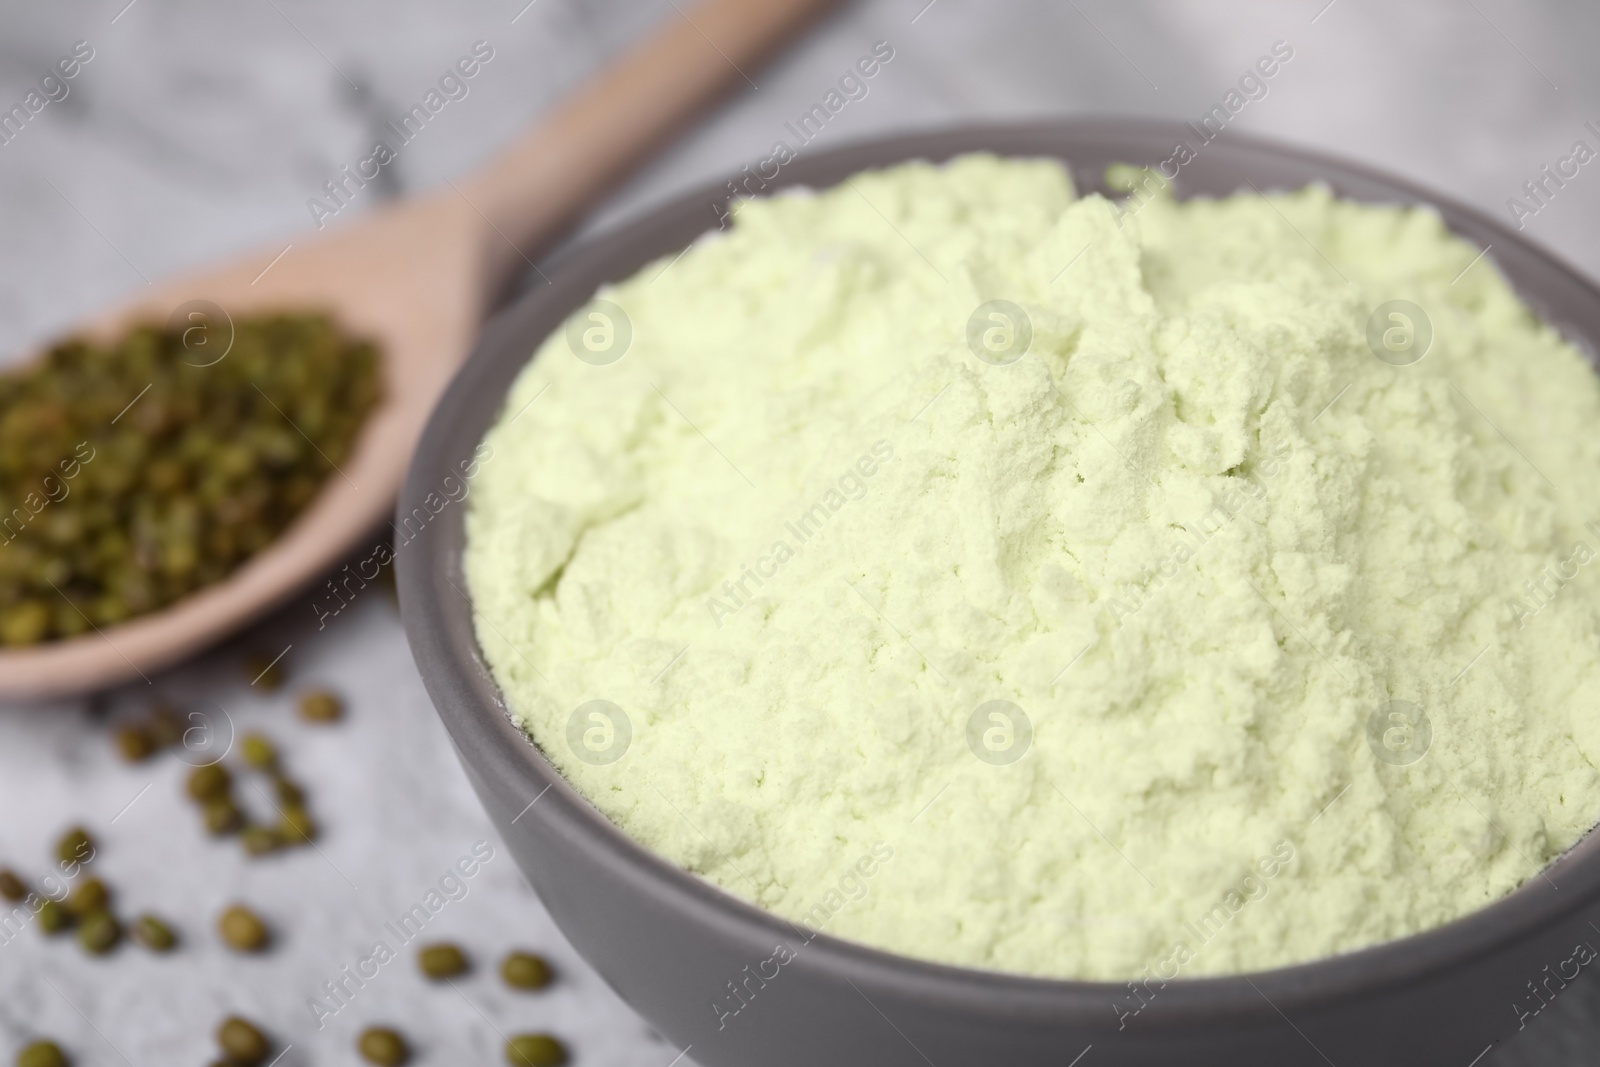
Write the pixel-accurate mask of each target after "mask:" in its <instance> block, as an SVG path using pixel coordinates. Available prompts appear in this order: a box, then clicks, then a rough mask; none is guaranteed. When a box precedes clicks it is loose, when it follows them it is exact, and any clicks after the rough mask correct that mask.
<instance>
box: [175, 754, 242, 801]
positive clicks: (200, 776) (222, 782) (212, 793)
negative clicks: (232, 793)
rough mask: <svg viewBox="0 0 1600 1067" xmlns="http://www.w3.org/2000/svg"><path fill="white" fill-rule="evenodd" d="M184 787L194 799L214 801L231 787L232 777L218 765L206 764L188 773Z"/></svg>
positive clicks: (225, 769) (226, 769)
mask: <svg viewBox="0 0 1600 1067" xmlns="http://www.w3.org/2000/svg"><path fill="white" fill-rule="evenodd" d="M186 785H187V788H188V790H189V795H190V796H191V797H193V798H194V799H196V800H202V801H203V800H215V799H216V798H218V797H220V796H223V795H225V794H226V793H227V792H228V790H229V789H231V788H232V787H233V775H231V774H229V773H228V768H226V767H224V766H223V765H222V764H220V763H207V764H205V765H204V766H202V767H196V768H195V769H194V770H192V771H190V772H189V781H188V782H187V783H186Z"/></svg>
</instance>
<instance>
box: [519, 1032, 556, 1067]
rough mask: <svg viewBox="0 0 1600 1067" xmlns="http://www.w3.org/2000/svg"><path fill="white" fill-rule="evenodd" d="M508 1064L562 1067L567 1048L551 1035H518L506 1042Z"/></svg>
mask: <svg viewBox="0 0 1600 1067" xmlns="http://www.w3.org/2000/svg"><path fill="white" fill-rule="evenodd" d="M506 1062H507V1063H509V1064H512V1065H513V1067H560V1065H561V1064H563V1063H566V1062H567V1049H566V1046H565V1045H563V1044H562V1043H561V1042H559V1041H557V1040H556V1039H555V1038H553V1037H551V1036H550V1035H549V1034H518V1035H516V1036H515V1037H513V1038H511V1040H509V1041H507V1042H506Z"/></svg>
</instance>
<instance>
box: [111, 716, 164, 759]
mask: <svg viewBox="0 0 1600 1067" xmlns="http://www.w3.org/2000/svg"><path fill="white" fill-rule="evenodd" d="M116 741H117V751H118V752H120V753H121V754H122V758H123V759H125V760H127V761H128V762H129V763H142V762H143V761H145V760H147V759H149V758H150V757H151V756H153V755H155V753H156V749H157V748H158V747H160V746H159V745H157V744H156V739H155V737H154V736H153V735H152V734H151V733H150V731H149V729H147V728H146V727H143V726H139V725H137V724H133V725H128V726H123V727H120V728H118V730H117V733H116Z"/></svg>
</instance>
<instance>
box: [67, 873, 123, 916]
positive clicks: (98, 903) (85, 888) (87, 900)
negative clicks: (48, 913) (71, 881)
mask: <svg viewBox="0 0 1600 1067" xmlns="http://www.w3.org/2000/svg"><path fill="white" fill-rule="evenodd" d="M63 906H64V907H65V908H66V909H67V914H68V915H71V916H72V917H73V918H74V919H79V920H81V919H83V918H84V917H85V916H87V915H91V914H93V913H94V912H97V911H105V910H106V909H107V908H108V907H110V906H111V889H110V888H109V887H108V886H107V885H106V884H105V883H104V882H102V881H101V880H100V879H98V878H85V879H84V880H83V881H81V882H79V883H78V884H77V885H76V886H74V887H73V890H72V892H71V893H68V894H67V899H66V901H65V902H64V905H63Z"/></svg>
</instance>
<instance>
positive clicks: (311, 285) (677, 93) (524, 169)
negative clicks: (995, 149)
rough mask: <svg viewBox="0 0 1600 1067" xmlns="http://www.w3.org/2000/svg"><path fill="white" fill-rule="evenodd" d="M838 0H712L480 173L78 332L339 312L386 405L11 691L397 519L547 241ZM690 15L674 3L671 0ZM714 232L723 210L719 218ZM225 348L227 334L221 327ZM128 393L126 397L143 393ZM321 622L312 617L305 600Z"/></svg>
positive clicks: (130, 644)
mask: <svg viewBox="0 0 1600 1067" xmlns="http://www.w3.org/2000/svg"><path fill="white" fill-rule="evenodd" d="M832 2H833V0H703V2H701V3H698V4H695V5H693V6H692V7H689V8H687V9H684V8H678V9H677V12H676V13H675V14H674V15H671V16H669V18H668V21H667V24H666V25H665V26H664V27H662V28H661V29H658V30H656V31H655V32H654V33H653V35H652V36H650V37H649V38H648V39H646V40H645V42H644V43H643V44H642V45H640V46H638V47H636V48H635V49H633V50H632V51H631V52H629V53H628V54H626V55H625V56H623V57H622V58H621V59H620V60H618V61H616V62H615V63H613V64H612V65H610V66H609V67H608V68H606V69H605V70H603V71H602V72H601V73H600V74H599V75H598V76H597V77H596V78H595V79H593V80H592V81H590V82H589V83H588V84H587V85H585V86H583V87H582V88H580V89H579V91H578V92H577V93H576V94H575V95H573V96H572V97H571V98H569V99H568V100H567V101H565V102H564V103H562V104H561V105H559V106H558V107H557V108H556V109H555V110H554V111H553V112H552V113H551V114H549V115H548V116H547V117H545V118H544V119H543V120H542V121H541V122H540V123H539V124H538V125H537V126H536V127H535V128H534V129H533V130H532V131H531V132H529V133H528V134H527V135H525V136H524V137H523V138H522V139H521V140H520V141H518V142H517V143H515V144H513V145H512V146H511V147H510V148H509V149H508V150H506V151H505V152H503V153H502V154H501V155H500V156H499V157H498V158H497V159H495V160H494V161H492V162H491V163H489V164H488V165H487V166H485V167H484V168H482V169H481V170H479V171H478V172H477V173H475V174H473V175H472V176H470V177H469V178H467V179H465V180H463V181H461V182H458V183H450V184H449V187H448V188H446V189H444V190H442V191H440V192H437V193H433V194H430V195H426V196H422V197H418V198H415V199H413V200H410V201H407V202H404V203H400V204H397V205H391V206H388V207H385V208H383V209H380V210H376V211H373V212H372V213H370V214H369V215H367V216H364V217H362V218H361V219H360V220H359V221H356V222H354V223H352V224H350V225H348V226H340V227H339V228H337V229H335V230H331V231H329V233H328V234H327V236H318V237H314V238H307V239H301V240H296V241H294V242H293V243H292V244H291V245H290V246H289V248H288V249H287V250H285V249H284V248H283V247H282V246H274V247H272V248H270V249H264V250H262V251H260V252H258V253H255V254H251V255H246V256H243V257H241V258H240V259H238V260H236V261H234V262H231V263H225V264H222V265H220V266H217V267H213V268H209V269H206V270H202V271H197V272H195V273H193V274H190V275H187V276H184V277H180V278H177V279H175V280H172V281H169V282H165V283H162V284H159V285H157V286H155V287H154V289H152V290H147V291H146V292H145V293H143V294H141V295H140V297H139V299H137V300H136V301H134V302H133V303H131V304H130V305H128V306H125V307H122V308H119V309H117V310H115V311H112V312H109V313H107V314H105V315H101V316H97V317H95V318H94V319H91V320H90V321H88V322H86V323H85V324H83V326H82V327H81V328H80V329H79V330H77V331H74V332H75V333H88V334H92V335H96V336H106V335H115V334H116V333H119V332H121V331H123V330H125V329H126V328H127V327H128V326H130V325H132V324H133V323H136V322H143V321H151V320H154V321H156V322H166V321H167V319H168V317H169V316H170V315H171V314H172V313H173V312H174V310H175V309H177V308H179V307H180V306H181V305H184V304H186V303H189V302H191V301H195V300H207V301H211V302H213V303H214V304H216V305H217V306H218V307H220V308H221V309H222V310H223V311H224V312H225V313H226V314H227V315H228V316H229V317H237V316H241V315H247V314H251V313H255V312H261V311H266V310H272V309H279V308H317V309H325V310H329V311H331V312H332V313H333V314H334V315H335V316H336V318H337V320H338V321H339V323H340V325H341V326H342V327H343V328H344V329H345V330H346V331H348V332H349V333H351V334H352V335H356V336H365V337H370V338H372V339H374V340H376V341H378V342H379V343H380V344H381V345H382V348H383V354H384V365H383V376H384V390H385V397H384V401H383V403H382V405H381V407H380V408H378V409H377V410H376V411H375V412H374V413H373V414H372V415H371V416H370V417H369V419H368V421H367V423H366V425H365V426H364V427H363V429H362V432H361V436H360V438H359V440H358V441H357V443H356V446H355V448H354V450H353V451H352V453H351V455H350V457H349V458H348V460H347V461H346V462H345V463H344V464H342V465H341V467H340V469H339V470H338V471H336V472H330V475H329V478H328V481H327V482H326V484H325V485H324V487H323V489H322V492H321V493H320V495H319V496H318V497H317V499H316V500H315V501H313V502H312V504H311V506H310V507H309V508H308V509H307V510H306V511H305V513H304V514H303V515H301V517H300V518H299V519H297V520H296V522H295V524H294V525H293V526H292V527H290V529H288V530H287V531H285V532H284V534H283V535H282V536H281V537H280V538H279V539H278V541H276V542H275V543H274V544H273V545H272V546H271V547H269V548H267V549H266V550H264V551H263V552H261V553H260V554H259V555H257V556H255V557H254V558H252V559H251V560H249V561H248V562H247V563H246V564H245V565H243V566H242V567H240V568H239V569H238V570H237V571H235V572H234V573H233V574H232V575H231V576H230V577H229V578H228V579H227V580H226V581H223V582H221V583H219V584H217V585H214V586H210V587H208V588H206V589H203V590H201V591H199V592H196V593H194V594H192V595H191V596H188V597H186V598H185V599H183V600H182V601H180V602H178V603H177V604H174V605H172V606H171V607H169V608H166V609H164V610H162V611H159V612H155V613H152V614H150V615H145V616H142V617H139V618H137V619H134V620H131V621H129V622H126V623H122V624H119V625H117V626H114V627H110V628H108V629H104V630H98V629H97V630H95V631H94V632H91V633H86V634H84V635H82V636H79V637H74V638H69V639H67V640H62V641H56V642H52V643H48V644H42V645H36V646H32V647H27V648H19V649H10V650H5V651H0V697H9V698H38V697H47V696H57V695H63V694H68V693H80V692H87V691H91V690H95V689H99V688H103V687H106V686H110V685H113V684H117V683H120V682H125V681H129V680H133V679H140V678H142V679H144V680H145V681H146V682H149V681H150V676H151V675H152V674H154V673H155V672H156V671H159V670H160V669H162V668H163V667H166V666H169V665H171V664H173V663H176V662H178V661H179V660H182V659H184V658H185V657H187V656H190V655H192V654H193V653H195V652H197V651H199V650H201V649H203V648H204V647H206V646H208V645H210V644H212V643H213V642H215V641H217V640H219V639H221V638H223V637H225V636H227V635H228V634H230V633H232V632H233V631H234V630H236V629H237V628H239V627H240V626H242V625H244V624H245V623H247V622H249V621H250V620H251V619H254V618H256V617H258V616H259V615H261V614H262V613H263V612H266V611H268V610H269V609H271V608H273V607H276V606H277V605H279V604H281V603H282V602H283V601H284V600H285V599H286V598H287V597H289V596H291V595H292V594H294V593H295V592H296V591H301V590H304V589H305V588H306V587H307V585H308V584H309V583H310V582H312V581H313V580H315V579H316V578H318V577H320V576H322V575H324V574H325V573H327V572H328V571H329V570H330V569H331V568H332V567H333V565H334V564H335V563H337V562H338V561H339V560H341V559H344V558H345V557H346V556H347V555H348V554H349V553H350V552H351V551H352V550H353V549H355V548H356V547H358V546H359V545H362V544H363V542H364V540H365V539H367V538H369V537H373V536H374V533H373V532H374V531H375V530H377V529H378V528H379V525H380V523H381V522H382V521H383V520H384V519H385V518H386V517H387V514H388V511H389V509H390V508H391V507H392V506H393V500H394V497H395V495H396V493H397V492H398V490H399V487H400V483H401V480H402V478H403V477H404V475H405V471H406V467H407V464H408V462H409V460H410V456H411V450H412V448H413V446H414V445H415V443H416V439H417V437H418V435H419V434H420V433H421V431H422V427H423V424H424V422H425V421H426V419H427V417H428V413H429V412H430V411H431V410H432V408H433V404H434V401H435V399H436V398H437V397H438V396H439V394H440V392H441V391H442V390H443V389H444V387H445V384H446V383H447V382H448V381H449V380H450V377H451V375H452V374H454V373H455V370H456V368H457V366H459V365H460V363H461V361H462V360H463V359H464V358H465V357H466V355H467V353H468V351H469V350H470V348H471V346H472V343H473V339H474V336H475V334H476V332H477V328H478V324H479V322H480V321H481V320H482V318H483V316H484V315H485V313H486V312H487V311H488V310H489V308H490V307H491V305H492V304H493V302H494V299H495V298H496V297H497V296H498V295H499V294H500V293H501V292H502V291H503V290H504V288H505V286H506V283H507V281H508V280H509V279H510V278H512V277H514V276H515V274H516V273H517V272H518V271H519V270H526V269H528V267H529V266H530V265H531V263H532V260H531V259H530V256H531V255H532V252H533V250H534V249H535V248H536V247H537V246H538V245H539V244H540V243H542V242H546V241H548V240H549V238H550V237H551V236H552V235H554V234H556V233H557V232H558V231H560V230H561V229H563V228H564V227H566V226H568V225H569V224H570V223H572V222H573V221H574V219H575V217H576V215H577V213H578V212H579V210H580V209H581V208H583V207H584V206H586V205H588V204H589V203H591V202H592V201H594V200H595V199H596V198H597V197H598V196H599V195H601V194H602V193H604V192H605V191H606V190H607V189H608V188H610V187H611V186H612V185H614V184H615V183H616V182H617V181H618V180H619V179H620V178H621V177H623V176H624V175H625V174H627V173H628V172H629V171H630V170H631V169H632V168H633V167H634V166H636V165H637V164H639V163H640V162H642V161H643V160H644V159H645V158H647V157H648V156H649V155H650V154H651V153H652V152H653V151H654V150H655V149H656V148H658V147H660V146H661V145H662V143H663V142H664V141H665V140H667V138H668V137H669V136H670V135H671V134H673V133H674V132H676V130H677V129H679V128H680V127H681V126H683V125H684V124H685V123H687V122H688V121H689V120H690V119H691V118H692V117H694V116H695V115H696V114H697V113H698V112H699V111H701V110H702V109H703V108H704V107H706V106H707V105H708V104H709V103H711V102H712V101H713V100H714V99H715V98H716V97H717V96H718V95H719V94H720V93H721V92H722V91H723V90H725V89H727V88H730V87H737V86H742V85H744V84H746V82H747V76H746V72H747V71H748V70H750V69H752V68H753V67H754V65H755V64H756V62H757V61H758V60H759V59H761V58H762V57H763V56H764V55H765V54H767V53H769V52H770V51H771V50H772V49H773V48H774V47H776V46H777V45H778V44H779V43H781V42H782V41H784V40H785V39H787V38H788V37H789V36H791V35H792V34H794V33H796V32H797V31H798V30H799V29H800V28H801V27H802V26H804V25H805V23H806V22H807V21H809V19H810V18H811V17H812V16H814V15H816V14H818V13H820V12H821V11H822V10H823V9H825V8H827V7H829V6H830V5H831V3H832ZM674 7H675V8H677V4H674ZM707 219H708V223H709V221H710V216H709V215H708V216H707ZM217 329H218V337H219V339H220V338H222V337H223V336H224V331H223V330H222V327H221V326H220V325H219V326H218V328H217ZM131 399H132V398H130V400H131ZM307 613H308V616H309V615H310V614H311V609H310V607H309V601H308V608H307Z"/></svg>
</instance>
